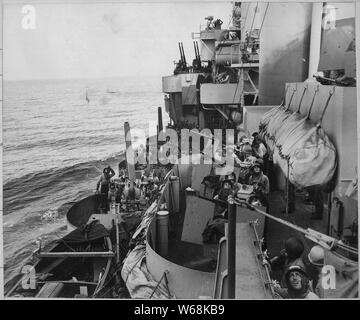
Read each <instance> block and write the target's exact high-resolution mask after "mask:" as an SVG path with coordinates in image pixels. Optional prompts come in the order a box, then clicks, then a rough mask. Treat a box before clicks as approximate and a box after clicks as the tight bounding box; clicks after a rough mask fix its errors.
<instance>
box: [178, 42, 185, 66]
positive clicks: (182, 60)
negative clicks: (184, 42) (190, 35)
mask: <svg viewBox="0 0 360 320" xmlns="http://www.w3.org/2000/svg"><path fill="white" fill-rule="evenodd" d="M178 45H179V51H180V60H181V63H182V64H184V57H183V53H182V50H181V44H180V42H178Z"/></svg>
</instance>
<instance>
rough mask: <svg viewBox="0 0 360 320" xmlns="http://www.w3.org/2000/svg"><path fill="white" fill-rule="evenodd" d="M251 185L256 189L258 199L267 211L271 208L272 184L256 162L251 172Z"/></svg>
mask: <svg viewBox="0 0 360 320" xmlns="http://www.w3.org/2000/svg"><path fill="white" fill-rule="evenodd" d="M250 173H251V175H250V177H249V184H250V185H252V186H253V187H254V192H255V195H256V197H257V198H258V199H259V200H260V202H261V203H262V205H263V206H265V207H266V211H268V208H269V201H268V195H269V192H270V184H269V179H268V177H267V176H266V175H265V174H264V173H263V172H262V168H261V165H260V164H259V163H258V162H256V163H255V164H254V165H253V166H252V167H251V170H250Z"/></svg>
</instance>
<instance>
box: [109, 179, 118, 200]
mask: <svg viewBox="0 0 360 320" xmlns="http://www.w3.org/2000/svg"><path fill="white" fill-rule="evenodd" d="M115 198H116V188H115V183H114V182H111V183H110V189H109V193H108V201H109V202H115Z"/></svg>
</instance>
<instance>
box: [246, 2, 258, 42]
mask: <svg viewBox="0 0 360 320" xmlns="http://www.w3.org/2000/svg"><path fill="white" fill-rule="evenodd" d="M258 5H259V2H256V7H255V12H254V16H253V20H252V22H251V28H250V33H249V37H251V32H252V28H253V25H254V21H255V16H256V12H257V8H258ZM248 42H249V38H248Z"/></svg>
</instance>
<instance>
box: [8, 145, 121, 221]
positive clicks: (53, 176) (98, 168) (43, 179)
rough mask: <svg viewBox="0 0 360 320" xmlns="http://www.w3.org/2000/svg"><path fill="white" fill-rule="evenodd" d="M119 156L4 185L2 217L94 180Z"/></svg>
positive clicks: (42, 172) (39, 174)
mask: <svg viewBox="0 0 360 320" xmlns="http://www.w3.org/2000/svg"><path fill="white" fill-rule="evenodd" d="M123 155H124V152H123V151H121V152H117V153H113V154H111V155H108V156H106V157H104V158H103V159H99V160H93V161H88V162H82V163H78V164H75V165H71V166H68V167H64V168H54V169H47V170H42V171H37V172H33V173H29V174H26V175H23V176H21V177H19V178H15V179H12V180H10V181H8V182H6V183H5V184H4V186H3V194H4V202H3V205H4V207H3V210H4V215H7V214H9V213H11V212H12V211H14V210H15V209H20V208H24V207H26V206H27V205H28V204H29V203H32V202H34V201H36V200H39V199H41V198H43V197H45V196H48V195H51V194H54V192H56V191H59V190H60V189H62V188H66V187H68V186H69V185H72V184H79V183H80V182H81V181H87V180H91V178H93V179H95V178H97V177H98V176H99V175H100V174H101V172H102V169H103V167H105V166H107V165H109V164H110V163H111V164H112V165H114V164H116V162H117V161H120V160H121V157H122V156H123ZM114 169H116V168H114Z"/></svg>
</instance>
